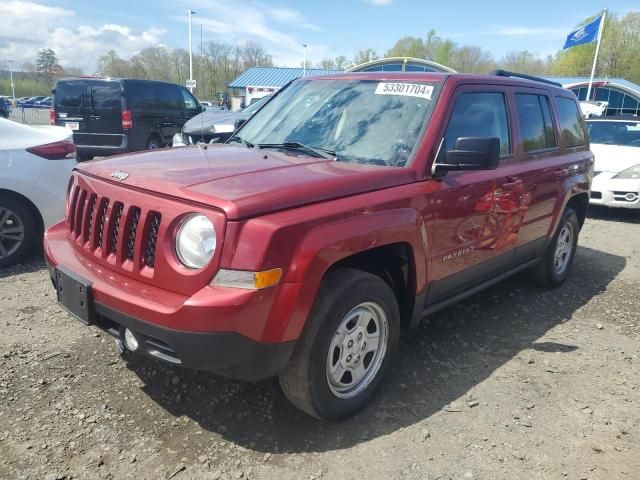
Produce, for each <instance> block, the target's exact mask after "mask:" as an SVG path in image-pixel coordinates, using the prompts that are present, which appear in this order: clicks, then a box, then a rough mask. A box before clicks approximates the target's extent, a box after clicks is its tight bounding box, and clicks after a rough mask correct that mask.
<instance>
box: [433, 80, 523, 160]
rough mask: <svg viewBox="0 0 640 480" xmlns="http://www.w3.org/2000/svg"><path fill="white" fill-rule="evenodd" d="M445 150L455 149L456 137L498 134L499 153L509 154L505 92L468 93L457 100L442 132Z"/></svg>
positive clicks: (502, 154) (494, 135)
mask: <svg viewBox="0 0 640 480" xmlns="http://www.w3.org/2000/svg"><path fill="white" fill-rule="evenodd" d="M444 137H445V144H446V147H447V151H451V150H455V146H456V141H457V140H458V138H464V137H497V138H499V139H500V155H501V156H505V155H509V154H510V153H511V141H510V139H509V120H508V117H507V105H506V102H505V98H504V94H503V93H499V92H469V93H463V94H461V95H460V96H459V97H458V98H457V99H456V103H455V106H454V107H453V112H452V113H451V118H450V119H449V124H448V125H447V130H446V132H445V135H444Z"/></svg>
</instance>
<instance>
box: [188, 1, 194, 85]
mask: <svg viewBox="0 0 640 480" xmlns="http://www.w3.org/2000/svg"><path fill="white" fill-rule="evenodd" d="M195 14H196V12H194V11H193V10H189V80H193V53H192V51H191V15H195ZM189 91H190V92H191V93H193V87H192V86H189Z"/></svg>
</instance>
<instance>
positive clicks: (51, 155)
mask: <svg viewBox="0 0 640 480" xmlns="http://www.w3.org/2000/svg"><path fill="white" fill-rule="evenodd" d="M76 163H77V162H76V147H75V145H74V144H73V132H72V131H71V130H67V129H66V128H63V127H52V126H43V127H40V128H35V127H30V126H27V125H23V124H20V123H16V122H12V121H10V120H5V119H4V118H0V268H3V267H7V266H9V265H12V264H15V263H17V262H19V261H20V260H21V259H22V258H23V257H24V256H25V255H26V254H27V253H29V251H30V250H32V248H33V247H34V246H35V245H36V243H38V242H40V241H41V238H42V233H43V232H44V229H46V228H47V227H49V226H50V225H52V224H54V223H56V222H57V221H59V220H61V219H62V218H63V217H64V208H65V197H66V193H67V186H68V183H69V177H70V176H71V171H72V170H73V168H74V167H75V166H76Z"/></svg>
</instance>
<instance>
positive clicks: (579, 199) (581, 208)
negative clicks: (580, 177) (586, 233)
mask: <svg viewBox="0 0 640 480" xmlns="http://www.w3.org/2000/svg"><path fill="white" fill-rule="evenodd" d="M567 207H571V208H572V209H573V211H575V212H576V215H577V216H578V225H580V228H582V226H583V225H584V222H585V220H586V219H587V211H588V210H589V194H588V193H586V192H583V193H578V194H577V195H574V196H573V197H571V198H569V201H568V202H567Z"/></svg>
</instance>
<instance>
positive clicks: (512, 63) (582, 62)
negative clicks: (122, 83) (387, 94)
mask: <svg viewBox="0 0 640 480" xmlns="http://www.w3.org/2000/svg"><path fill="white" fill-rule="evenodd" d="M589 20H591V19H586V20H585V23H586V22H587V21H589ZM567 33H569V32H567ZM595 48H596V45H595V44H594V43H591V44H587V45H581V46H578V47H573V48H571V49H568V50H560V51H558V52H557V53H556V54H555V55H549V56H547V57H544V58H543V57H539V56H537V55H535V54H533V53H531V52H529V51H527V50H524V51H516V52H510V53H508V54H506V55H505V56H504V57H502V58H499V59H496V58H495V57H494V56H493V55H492V54H491V53H490V52H488V51H486V50H483V49H482V48H481V47H478V46H474V45H461V44H459V43H457V42H455V41H453V40H451V39H449V38H442V37H440V36H438V35H437V33H436V31H435V30H431V31H429V32H428V33H427V34H426V36H425V37H424V38H420V37H414V36H406V37H403V38H400V39H399V40H397V41H396V42H395V43H394V45H393V46H392V47H391V48H390V49H389V50H387V51H386V52H384V53H383V54H382V55H380V54H378V52H376V51H375V50H374V49H371V48H367V49H363V50H360V51H358V52H356V53H355V54H354V55H353V57H352V58H351V59H348V58H347V57H346V56H342V55H341V56H337V57H335V58H323V59H322V60H320V61H319V62H317V63H315V64H311V63H309V64H307V67H309V68H311V67H317V68H325V69H337V70H343V69H345V68H348V67H350V66H353V65H359V64H361V63H365V62H368V61H371V60H376V59H378V58H381V57H396V56H408V57H416V58H421V59H425V60H431V61H434V62H437V63H440V64H443V65H446V66H449V67H451V68H453V69H454V70H457V71H459V72H467V73H488V72H489V71H491V70H493V69H495V68H502V69H505V70H512V71H517V72H521V73H528V74H532V75H558V76H588V75H589V74H590V72H591V65H592V62H593V56H594V51H595ZM252 66H274V62H273V58H272V56H271V55H270V54H269V53H268V52H267V51H266V50H265V49H264V47H262V45H260V44H259V43H257V42H253V41H251V42H247V43H245V44H243V45H241V46H238V45H230V44H226V43H216V42H209V43H206V44H203V45H202V46H201V48H197V47H196V48H195V49H194V55H193V70H194V75H193V76H194V78H195V80H196V81H197V83H198V87H197V88H196V94H197V96H198V97H199V98H201V99H212V98H215V96H216V94H218V93H219V92H224V91H226V90H227V85H228V84H229V83H230V82H231V81H233V80H234V79H235V78H237V77H238V76H239V75H240V74H241V73H242V72H244V71H245V70H247V69H248V68H250V67H252ZM0 69H1V70H3V72H2V73H1V74H0V94H2V95H8V94H10V90H11V89H10V85H9V79H8V72H7V68H6V66H3V65H2V64H1V63H0ZM21 70H22V72H21V74H20V75H22V79H21V80H20V81H18V82H16V87H17V89H16V95H17V96H21V95H28V94H43V95H44V94H46V93H48V91H49V90H50V89H51V86H52V85H53V82H54V81H55V80H56V79H57V78H60V77H61V76H65V75H68V76H71V75H78V74H81V73H83V72H82V71H81V70H80V69H79V68H73V67H72V68H66V69H64V68H62V67H61V66H60V65H59V62H58V59H57V57H56V54H55V52H54V51H53V50H51V49H41V50H40V51H39V53H38V56H37V58H36V61H35V62H34V63H26V64H24V65H23V66H22V69H21ZM91 73H94V72H91ZM95 73H97V74H99V75H103V76H111V77H126V78H140V79H153V80H164V81H169V82H174V83H177V84H180V85H184V84H185V82H186V80H187V79H188V78H189V53H188V52H187V51H186V50H185V49H181V48H168V47H150V48H147V49H145V50H142V51H141V52H139V53H137V54H135V55H133V56H132V57H131V58H129V59H125V58H122V57H120V56H119V55H118V54H117V53H116V52H115V51H113V50H111V51H108V52H106V53H105V54H104V55H103V56H101V57H100V58H99V59H98V62H97V66H96V72H95ZM596 75H597V76H599V77H609V78H611V77H623V78H626V79H627V80H630V81H632V82H636V83H640V12H629V13H627V14H626V15H624V16H622V17H619V16H617V15H615V14H609V15H607V18H606V23H605V27H604V35H603V38H602V46H601V48H600V57H599V59H598V66H597V70H596ZM27 88H28V89H30V90H29V91H28V92H25V91H24V90H25V89H27Z"/></svg>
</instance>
